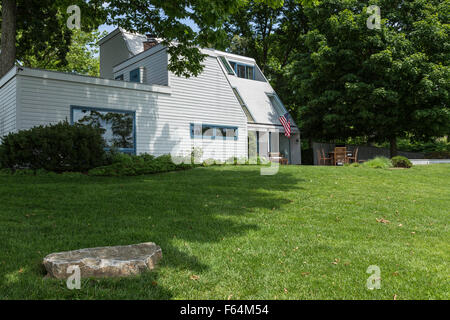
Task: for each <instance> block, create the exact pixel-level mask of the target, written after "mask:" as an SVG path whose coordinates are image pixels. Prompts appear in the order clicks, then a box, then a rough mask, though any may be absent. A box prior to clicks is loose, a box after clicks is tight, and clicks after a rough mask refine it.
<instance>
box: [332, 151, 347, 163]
mask: <svg viewBox="0 0 450 320" xmlns="http://www.w3.org/2000/svg"><path fill="white" fill-rule="evenodd" d="M333 162H334V165H335V166H336V165H337V164H338V163H340V164H342V165H344V163H347V148H346V147H336V148H334V161H333Z"/></svg>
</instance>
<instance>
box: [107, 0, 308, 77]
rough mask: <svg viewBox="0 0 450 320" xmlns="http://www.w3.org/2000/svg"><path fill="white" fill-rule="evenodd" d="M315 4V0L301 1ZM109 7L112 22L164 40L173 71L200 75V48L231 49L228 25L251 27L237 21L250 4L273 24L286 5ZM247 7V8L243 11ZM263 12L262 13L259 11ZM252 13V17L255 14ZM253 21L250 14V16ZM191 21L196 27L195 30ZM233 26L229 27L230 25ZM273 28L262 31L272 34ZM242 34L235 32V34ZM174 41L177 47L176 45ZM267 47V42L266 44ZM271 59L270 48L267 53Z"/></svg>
mask: <svg viewBox="0 0 450 320" xmlns="http://www.w3.org/2000/svg"><path fill="white" fill-rule="evenodd" d="M297 1H298V2H305V3H312V2H314V0H297ZM109 2H110V5H109V7H108V9H109V14H110V19H109V21H110V23H111V24H117V25H119V26H120V27H123V28H124V29H127V30H134V31H136V32H139V33H143V34H145V33H147V34H148V33H149V34H154V35H156V36H157V37H159V38H162V39H163V44H164V45H166V46H167V47H168V52H169V55H170V63H169V70H170V71H172V72H174V73H175V74H176V75H179V76H185V77H189V76H191V75H194V76H197V75H198V74H199V73H200V72H201V71H202V70H203V66H202V61H203V59H204V58H205V55H203V54H201V52H200V50H199V47H207V48H210V47H214V48H216V49H220V50H224V49H226V48H229V47H230V38H229V35H230V29H228V33H227V30H226V27H224V25H225V23H226V22H227V21H228V19H230V17H234V22H233V24H234V25H237V24H239V28H241V29H242V28H244V25H245V24H249V21H246V20H245V19H246V18H241V19H239V21H237V17H239V15H241V14H245V12H246V11H247V10H248V8H249V7H248V6H247V3H250V8H253V9H254V10H255V12H260V14H261V15H262V16H263V17H262V18H264V19H265V18H266V14H269V15H270V17H267V19H266V21H267V23H268V24H271V23H272V26H273V27H275V25H274V24H273V21H274V17H275V16H276V12H277V11H278V10H279V8H280V7H282V5H283V2H284V1H283V0H256V1H248V0H227V1H224V0H187V1H182V2H175V1H167V0H151V1H150V0H126V1H123V0H112V1H109ZM241 8H243V9H241ZM258 10H260V11H258ZM252 14H253V13H251V14H250V15H252ZM246 17H247V18H250V16H249V15H246ZM189 21H191V22H193V23H194V24H195V25H196V28H193V27H192V25H191V24H190V23H188V22H189ZM228 26H229V24H228ZM268 28H269V29H270V26H267V27H266V28H265V29H264V30H263V29H261V32H262V33H264V34H265V35H269V34H270V33H271V32H270V30H267V29H268ZM233 32H235V33H238V31H231V33H233ZM174 42H175V43H176V44H174ZM263 46H266V43H265V42H263ZM263 55H264V56H266V57H267V55H268V48H267V46H266V47H265V48H264V50H263Z"/></svg>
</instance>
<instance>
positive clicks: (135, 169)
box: [89, 154, 193, 177]
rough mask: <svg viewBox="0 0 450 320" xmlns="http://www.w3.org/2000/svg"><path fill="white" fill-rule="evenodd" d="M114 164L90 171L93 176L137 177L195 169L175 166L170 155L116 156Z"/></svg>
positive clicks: (188, 164) (183, 164) (187, 166)
mask: <svg viewBox="0 0 450 320" xmlns="http://www.w3.org/2000/svg"><path fill="white" fill-rule="evenodd" d="M112 161H113V163H112V164H111V165H108V166H102V167H98V168H94V169H92V170H90V171H89V175H92V176H113V177H117V176H137V175H143V174H152V173H160V172H168V171H175V170H186V169H190V168H192V167H193V165H191V164H190V163H180V164H175V163H174V162H173V161H172V158H171V156H170V155H163V156H160V157H157V158H155V157H154V156H152V155H149V154H142V155H139V156H131V155H126V154H121V155H119V154H118V155H116V156H115V157H114V158H113V159H112Z"/></svg>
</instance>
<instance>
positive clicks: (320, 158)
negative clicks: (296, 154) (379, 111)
mask: <svg viewBox="0 0 450 320" xmlns="http://www.w3.org/2000/svg"><path fill="white" fill-rule="evenodd" d="M321 151H322V154H320V150H317V159H318V160H319V166H320V165H321V162H322V161H323V165H326V162H327V161H330V164H331V163H332V162H333V158H331V157H330V158H327V157H325V151H323V149H321Z"/></svg>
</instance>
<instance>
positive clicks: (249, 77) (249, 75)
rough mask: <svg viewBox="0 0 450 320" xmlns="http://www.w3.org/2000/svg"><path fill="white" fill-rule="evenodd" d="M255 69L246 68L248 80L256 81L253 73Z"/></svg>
mask: <svg viewBox="0 0 450 320" xmlns="http://www.w3.org/2000/svg"><path fill="white" fill-rule="evenodd" d="M254 69H255V68H254V67H250V66H246V67H245V70H246V74H245V75H246V78H247V79H255V77H254V75H253V73H254Z"/></svg>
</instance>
